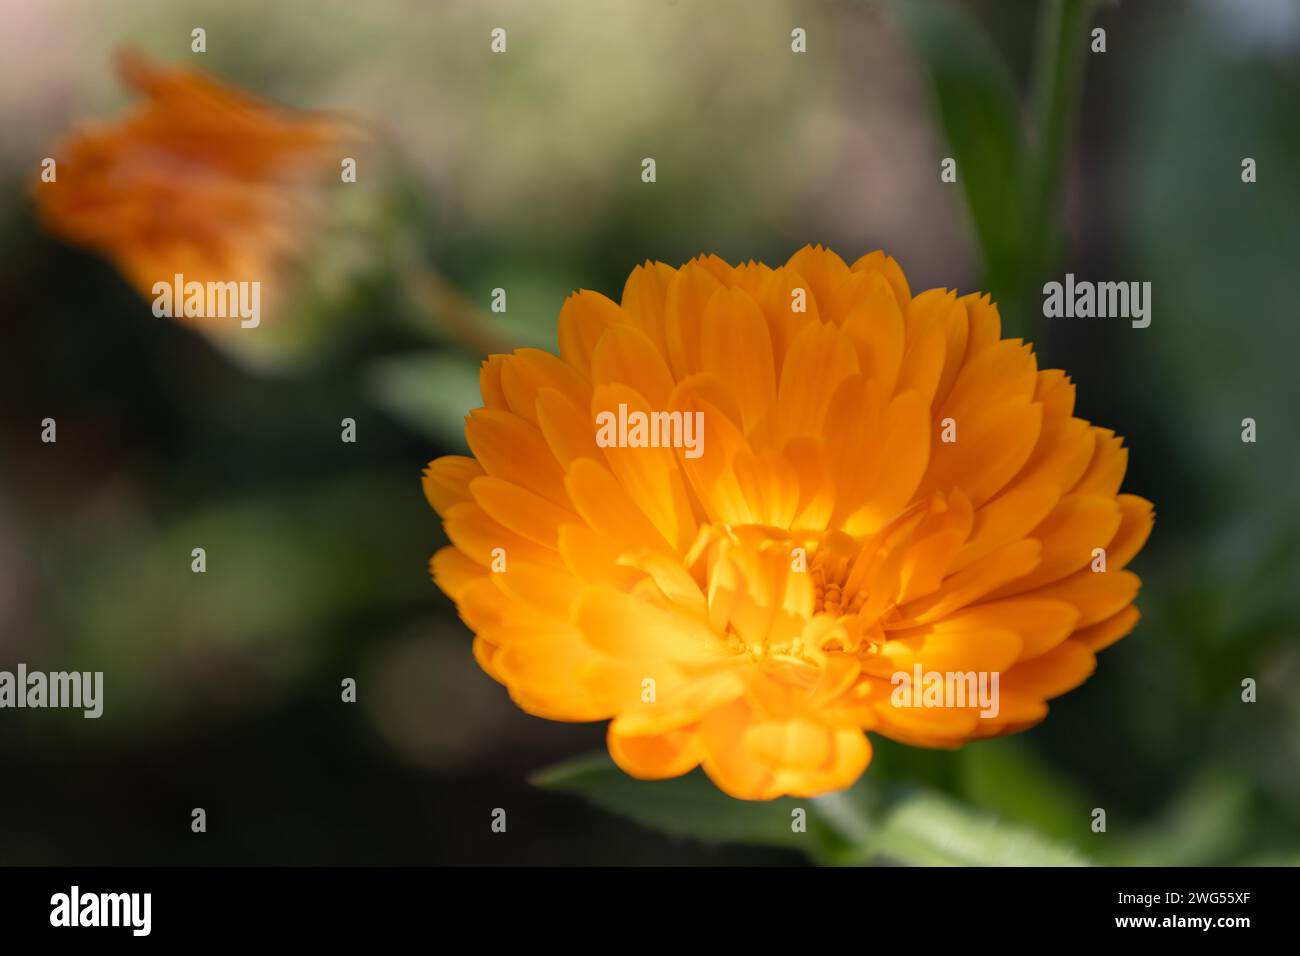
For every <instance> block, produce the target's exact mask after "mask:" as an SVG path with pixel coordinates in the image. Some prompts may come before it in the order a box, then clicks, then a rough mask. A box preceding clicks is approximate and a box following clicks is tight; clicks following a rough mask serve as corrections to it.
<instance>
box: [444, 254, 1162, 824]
mask: <svg viewBox="0 0 1300 956" xmlns="http://www.w3.org/2000/svg"><path fill="white" fill-rule="evenodd" d="M559 345H560V349H559V351H560V354H559V357H556V356H555V355H552V354H550V353H548V352H545V351H539V350H536V349H520V350H518V351H516V352H515V353H514V354H512V355H509V356H500V355H494V356H492V357H490V358H489V359H488V360H487V362H486V363H485V364H484V366H483V369H482V376H481V386H482V395H483V403H484V407H482V408H479V409H476V410H474V411H473V412H472V413H471V414H470V415H469V417H468V418H467V422H466V427H465V436H466V439H467V441H468V444H469V447H470V449H471V451H472V452H473V457H463V456H450V457H445V458H439V459H438V460H436V461H434V462H432V463H431V464H430V465H429V467H428V469H427V470H426V472H425V476H424V490H425V493H426V495H427V497H428V499H429V501H430V503H431V504H432V505H433V507H434V508H435V509H436V510H437V511H438V513H439V514H440V515H441V516H442V518H443V521H444V524H445V528H446V532H447V535H448V537H449V539H450V540H451V542H452V543H451V545H450V546H448V547H445V548H443V549H442V550H440V551H438V552H437V554H435V555H434V556H433V559H432V562H431V568H432V572H433V576H434V579H435V580H436V581H437V583H438V585H439V586H440V587H441V588H442V589H443V590H444V591H445V592H446V593H447V594H448V595H449V596H450V597H451V598H452V599H453V600H454V601H455V602H456V605H457V606H458V608H459V610H460V614H461V617H462V618H463V620H464V621H465V623H466V624H467V625H468V626H469V627H470V628H471V629H472V630H473V631H474V632H475V635H476V637H475V640H474V649H475V655H476V657H477V659H478V661H479V663H480V664H481V666H482V667H483V669H484V670H485V671H487V673H488V674H490V675H491V676H492V677H494V678H496V679H497V680H498V681H500V682H501V683H503V684H504V685H505V686H506V687H507V688H508V689H509V691H510V694H511V696H512V698H513V699H514V700H515V702H516V703H517V704H518V705H519V706H520V707H522V708H523V709H524V710H526V711H527V712H529V713H531V714H536V715H538V716H541V717H547V718H550V719H553V720H571V721H594V720H604V719H611V723H610V725H609V732H608V744H609V750H610V754H611V755H612V756H613V758H614V760H615V761H616V762H617V763H618V765H619V766H620V767H622V768H623V769H624V770H625V771H627V772H628V773H629V774H632V775H633V776H636V777H641V778H664V777H673V776H677V775H679V774H683V773H686V772H687V771H689V770H691V769H692V768H694V767H696V766H702V767H703V768H704V771H705V772H706V773H707V774H708V775H709V777H710V778H711V779H712V780H713V781H714V782H715V783H716V784H717V786H718V787H720V788H721V789H722V790H724V791H725V792H727V793H729V794H732V795H733V796H736V797H742V798H747V799H766V798H771V797H776V796H780V795H783V794H790V795H797V796H810V795H815V794H820V793H824V792H827V791H833V790H837V789H842V788H844V787H847V786H849V785H850V784H852V783H853V781H854V780H855V779H856V778H857V777H858V776H859V775H860V774H861V773H862V772H863V770H864V769H865V768H866V766H867V764H868V762H869V760H870V757H871V748H870V745H869V743H868V739H867V737H866V735H865V733H864V732H865V731H872V732H875V733H879V734H883V735H885V736H886V737H889V738H892V739H895V740H899V741H902V742H905V743H908V744H914V745H920V746H928V747H954V746H958V745H961V744H962V743H965V742H967V741H970V740H974V739H977V738H983V737H991V736H996V735H1001V734H1007V733H1013V732H1016V731H1019V730H1023V729H1024V728H1026V727H1029V726H1031V725H1032V724H1034V723H1036V722H1037V721H1039V720H1041V719H1042V718H1043V717H1044V716H1045V715H1046V713H1047V704H1046V701H1047V700H1049V699H1050V698H1053V697H1056V696H1058V695H1059V694H1062V693H1064V692H1065V691H1067V690H1069V689H1071V688H1073V687H1075V686H1077V685H1078V684H1079V683H1081V682H1082V681H1083V680H1084V679H1085V678H1087V677H1088V675H1089V674H1090V673H1091V672H1092V670H1093V667H1094V664H1095V660H1094V654H1095V653H1096V652H1097V651H1099V650H1101V649H1102V648H1104V647H1106V646H1107V645H1109V644H1111V643H1113V642H1115V641H1116V640H1118V639H1119V638H1120V637H1122V636H1124V635H1125V634H1126V633H1128V632H1129V631H1130V630H1131V629H1132V628H1133V626H1134V624H1135V623H1136V622H1137V620H1138V612H1137V610H1136V609H1135V608H1134V607H1133V606H1132V602H1133V599H1134V597H1135V595H1136V594H1137V591H1138V586H1139V581H1138V578H1137V577H1136V576H1135V575H1134V574H1133V573H1131V572H1130V571H1127V570H1124V568H1125V566H1126V565H1127V564H1128V562H1129V561H1130V560H1131V559H1132V558H1133V556H1134V554H1135V553H1136V552H1137V551H1138V549H1139V548H1141V546H1142V544H1143V543H1144V541H1145V540H1146V537H1147V535H1148V533H1149V532H1150V529H1151V524H1152V508H1151V505H1150V503H1149V502H1147V501H1145V500H1143V499H1142V498H1138V497H1135V496H1133V495H1127V494H1120V493H1119V488H1120V482H1121V480H1122V479H1123V477H1124V471H1125V467H1126V464H1127V452H1126V450H1125V449H1124V448H1123V447H1122V443H1121V440H1120V439H1119V438H1118V437H1117V436H1116V435H1115V434H1114V433H1113V432H1111V431H1109V430H1107V429H1104V428H1098V427H1095V426H1093V425H1090V424H1089V423H1088V422H1086V421H1083V420H1081V419H1079V418H1076V417H1075V416H1074V414H1073V410H1074V386H1073V385H1072V384H1071V383H1070V380H1069V379H1068V378H1067V377H1066V376H1065V374H1064V373H1063V372H1060V371H1057V370H1044V371H1040V370H1039V368H1038V365H1037V362H1036V361H1035V358H1034V354H1033V351H1032V349H1031V348H1030V347H1029V346H1028V345H1026V344H1024V343H1023V342H1021V341H1020V340H1018V339H1005V340H1004V339H1002V338H1001V324H1000V320H999V317H998V311H997V308H996V307H995V306H994V305H993V304H992V303H991V302H990V301H989V299H988V297H986V296H979V295H965V296H958V295H956V294H955V293H953V292H949V291H945V290H942V289H932V290H930V291H927V292H923V293H921V294H919V295H917V296H913V295H912V294H911V291H910V290H909V287H908V283H907V280H906V279H905V277H904V275H903V273H902V271H901V270H900V268H899V267H898V265H897V264H896V263H895V262H894V260H893V259H890V258H888V257H886V256H885V255H883V254H882V253H880V252H874V253H871V254H870V255H867V256H864V257H863V258H861V259H859V260H858V261H857V262H855V263H854V264H853V265H852V266H851V267H850V266H848V265H846V264H845V263H844V262H843V261H842V260H841V259H840V258H839V257H838V256H836V255H834V254H833V253H831V252H828V251H826V250H824V249H821V248H805V249H803V250H801V251H800V252H799V253H797V254H796V255H795V256H794V257H793V258H791V259H790V261H789V262H787V263H786V264H785V265H784V266H782V267H779V268H776V269H772V268H769V267H767V266H765V265H762V264H759V263H753V262H751V263H747V264H745V265H741V266H737V267H734V268H733V267H732V266H730V265H728V264H727V263H725V262H723V261H722V260H720V259H718V258H717V257H714V256H709V257H707V258H700V259H695V260H693V261H691V262H689V263H687V264H686V265H684V266H682V267H681V268H680V269H673V268H670V267H669V266H666V265H663V264H662V263H647V264H646V265H644V266H641V267H639V268H637V269H636V270H635V271H634V272H633V273H632V275H631V277H630V278H629V279H628V281H627V284H626V286H625V288H624V290H623V296H622V301H621V303H615V302H613V301H611V300H609V299H607V298H605V297H604V296H602V295H599V294H597V293H595V292H587V291H583V292H578V293H577V294H575V295H573V296H572V297H570V298H569V300H568V301H567V302H566V303H565V304H564V307H563V309H562V311H561V313H560V322H559ZM674 413H680V415H679V416H678V418H676V419H674V418H673V417H672V415H673V414H674ZM697 413H698V414H699V415H700V416H701V417H700V418H698V419H697V418H696V417H695V416H696V415H697ZM611 414H613V415H617V416H618V421H619V424H618V427H617V429H615V430H614V431H616V432H617V437H618V440H617V441H612V442H611V441H610V440H609V438H610V437H611V435H612V434H614V431H611V430H610V429H609V428H606V434H605V435H603V436H602V435H600V430H601V428H603V427H605V426H608V425H609V422H610V421H611V419H610V417H609V416H610V415H611ZM656 415H657V417H656ZM687 416H691V418H690V420H691V421H699V422H700V423H701V425H702V441H701V442H696V443H695V445H694V449H695V450H696V451H699V454H697V455H693V454H692V453H691V452H692V447H690V443H689V442H687V441H686V440H685V438H686V436H685V427H684V426H685V423H686V421H687ZM600 423H603V424H600ZM647 423H648V424H647ZM679 424H680V425H681V426H682V427H680V428H679V427H678V425H679ZM656 429H658V431H656ZM656 438H657V439H658V440H655V439H656ZM598 439H600V440H598ZM656 446H658V447H656ZM930 674H939V675H947V676H949V677H951V676H952V675H960V676H963V677H967V676H968V677H969V678H971V679H974V678H981V679H982V678H984V677H988V676H992V677H994V678H996V681H995V682H993V683H991V686H993V687H994V688H995V689H996V690H997V695H996V696H997V700H996V701H994V702H993V705H992V706H989V702H988V701H983V702H981V701H979V700H976V699H974V698H975V696H976V695H975V694H974V693H973V692H971V693H969V694H967V695H966V697H965V699H957V700H955V701H954V700H951V699H946V698H944V696H943V694H931V693H930V691H931V690H935V689H936V688H938V689H939V690H942V689H943V687H940V686H939V685H938V684H933V685H932V682H931V681H929V680H928V677H927V678H926V679H925V680H924V683H925V685H926V686H925V694H924V695H921V694H916V695H914V694H913V693H908V692H904V693H900V687H902V688H904V690H906V680H900V677H899V675H906V679H907V680H910V679H912V678H913V676H914V675H916V676H920V675H930ZM945 686H946V687H948V688H951V686H952V681H951V680H949V681H948V682H947V684H946V685H945ZM914 689H915V688H914Z"/></svg>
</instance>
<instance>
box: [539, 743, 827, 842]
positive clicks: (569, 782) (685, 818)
mask: <svg viewBox="0 0 1300 956" xmlns="http://www.w3.org/2000/svg"><path fill="white" fill-rule="evenodd" d="M531 781H532V783H533V784H535V785H536V786H539V787H542V788H543V789H546V790H559V791H562V792H565V793H573V794H576V795H578V796H580V797H582V798H583V799H585V800H587V801H589V802H591V803H594V804H595V805H596V806H598V807H601V808H603V809H605V810H608V811H610V812H611V813H615V814H617V815H619V816H623V817H627V818H628V819H631V820H634V821H636V822H637V823H640V824H642V825H644V826H648V827H650V828H652V829H654V830H658V831H659V832H661V833H667V834H669V835H671V836H676V837H691V838H693V839H696V840H702V841H704V842H706V843H747V844H755V845H759V846H773V847H783V848H787V849H795V850H802V851H804V852H806V853H809V854H810V855H814V854H815V853H817V852H819V851H822V850H824V851H826V852H831V851H833V850H834V849H842V846H840V847H836V844H837V843H838V844H843V843H844V840H843V838H842V837H840V836H839V835H838V834H837V832H836V831H835V828H834V827H832V826H831V825H830V824H828V823H826V822H823V821H822V820H821V819H820V818H819V817H817V816H815V815H814V814H812V813H809V814H808V832H807V833H796V832H794V831H793V829H792V828H791V825H790V824H791V821H792V819H793V817H792V813H793V811H794V810H795V809H797V808H799V807H803V808H804V809H805V810H807V809H808V805H807V804H808V802H807V801H797V800H792V799H788V798H782V799H779V800H771V801H767V802H754V801H747V800H736V799H733V798H732V797H729V796H727V795H726V794H725V793H723V792H722V791H721V790H719V789H718V788H717V787H715V786H714V785H713V784H712V783H711V782H710V781H709V779H708V777H706V776H705V775H704V774H703V773H702V772H700V771H698V770H697V771H695V772H694V773H690V774H687V775H686V776H684V777H678V778H676V779H674V780H637V779H635V778H633V777H629V776H628V775H627V774H625V773H624V772H623V771H622V770H619V769H618V767H616V766H615V765H614V763H613V761H611V760H610V759H609V757H608V756H606V755H605V754H594V755H592V756H588V757H578V758H575V759H574V760H570V761H566V762H564V763H561V764H557V765H556V766H554V767H550V768H547V769H546V770H543V771H541V772H539V773H537V774H534V775H533V777H532V778H531ZM810 843H811V844H814V846H812V847H810Z"/></svg>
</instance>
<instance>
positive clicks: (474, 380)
mask: <svg viewBox="0 0 1300 956" xmlns="http://www.w3.org/2000/svg"><path fill="white" fill-rule="evenodd" d="M478 370H479V367H478V363H476V362H474V361H472V360H470V359H467V358H462V357H461V356H459V355H456V354H453V353H445V352H434V353H422V354H414V355H403V356H399V357H394V358H386V359H381V360H379V361H377V362H375V363H374V364H372V365H371V366H370V368H368V369H367V370H366V373H365V379H364V386H365V389H366V391H367V393H368V394H369V395H370V397H371V399H372V401H374V403H375V404H376V405H378V406H379V407H380V408H382V409H384V410H385V411H387V412H389V413H390V414H392V415H393V416H394V417H395V418H397V419H398V420H399V421H401V422H403V423H405V424H406V425H408V426H410V427H411V428H413V429H415V430H416V431H417V432H420V433H421V434H423V435H427V436H428V437H430V438H433V439H435V440H436V441H438V442H441V443H442V444H443V445H445V446H447V447H448V448H455V449H464V448H465V447H466V446H465V416H466V415H468V414H469V412H470V410H471V409H474V408H478V407H479V406H481V405H482V404H483V401H482V399H481V397H480V395H479V384H478Z"/></svg>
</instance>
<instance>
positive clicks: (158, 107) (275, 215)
mask: <svg viewBox="0 0 1300 956" xmlns="http://www.w3.org/2000/svg"><path fill="white" fill-rule="evenodd" d="M119 67H120V72H121V75H122V77H123V79H124V80H125V81H126V82H127V83H128V84H129V85H130V86H131V87H132V88H133V89H134V90H136V91H137V92H138V93H140V94H141V95H142V96H143V97H144V102H143V103H142V104H141V105H140V106H139V107H137V108H136V110H135V111H134V112H132V113H131V114H130V115H128V116H126V117H125V118H124V119H122V120H120V121H118V122H116V123H112V124H96V125H86V126H84V127H82V128H79V129H76V130H74V131H73V132H72V133H71V134H70V135H69V136H68V138H67V140H66V141H65V142H64V143H63V144H62V145H61V147H60V148H59V149H58V150H57V151H56V154H55V159H56V164H57V165H56V178H55V181H54V182H49V183H46V182H41V183H38V184H37V185H36V187H35V194H36V198H37V204H38V209H39V213H40V218H41V221H42V222H43V224H44V225H45V226H46V227H47V228H48V229H50V230H51V231H52V232H54V233H56V234H58V235H60V236H62V237H63V238H65V239H67V240H69V241H71V242H75V243H79V244H81V245H84V246H88V247H90V248H92V249H95V250H96V251H98V252H100V253H102V254H104V255H105V256H107V257H109V258H110V259H112V260H113V262H114V263H115V264H116V265H117V267H118V268H119V269H120V270H121V271H122V273H123V274H124V275H125V276H126V277H127V279H128V280H129V281H130V282H131V283H132V284H133V285H134V286H135V287H136V288H137V289H139V290H140V291H141V292H142V293H143V294H145V295H146V296H152V288H153V285H154V283H156V282H159V281H165V282H171V281H172V279H173V276H174V275H175V274H177V273H179V274H182V275H183V276H184V277H185V280H186V281H187V282H188V281H196V282H200V283H207V282H231V281H234V282H243V281H248V282H252V281H259V282H262V283H264V284H265V283H268V282H271V281H273V280H274V279H275V278H276V276H277V275H278V274H279V272H280V270H281V269H282V267H283V266H284V265H285V264H286V263H288V262H289V261H290V260H291V259H292V258H293V257H294V256H295V254H296V253H297V252H298V251H299V250H300V249H301V248H302V246H303V241H304V238H305V237H306V235H308V234H309V233H310V229H311V226H312V223H313V221H314V219H315V216H314V212H315V209H314V207H315V205H316V203H315V202H314V195H313V192H312V189H311V183H310V180H311V179H313V178H315V177H316V176H317V175H319V173H320V171H321V170H323V168H324V166H325V165H326V164H327V163H335V164H336V163H337V159H335V158H331V157H330V156H329V155H328V153H329V150H330V148H331V147H332V146H333V145H334V144H335V143H336V142H337V141H338V140H339V138H340V135H341V127H340V125H339V124H338V123H336V122H334V121H332V120H328V119H323V118H316V117H311V116H306V115H300V114H294V113H291V112H289V111H287V110H283V109H279V108H277V107H273V106H271V105H270V104H267V103H263V102H261V101H259V100H257V99H254V98H253V97H251V96H249V95H247V94H245V93H242V92H240V91H238V90H233V89H230V88H228V87H225V86H222V85H221V84H219V83H217V82H216V81H215V80H213V79H212V78H210V77H208V76H206V75H204V74H202V73H199V72H196V71H191V70H180V69H175V70H170V69H163V68H160V67H156V66H154V65H152V64H151V63H149V62H148V61H147V60H145V59H144V58H143V57H141V56H140V55H138V54H134V53H126V54H123V55H122V56H121V57H120V58H119Z"/></svg>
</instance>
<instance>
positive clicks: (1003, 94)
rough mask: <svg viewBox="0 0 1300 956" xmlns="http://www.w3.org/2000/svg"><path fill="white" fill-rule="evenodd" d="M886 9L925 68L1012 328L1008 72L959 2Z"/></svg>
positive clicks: (1013, 127) (1015, 246)
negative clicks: (899, 22) (894, 14)
mask: <svg viewBox="0 0 1300 956" xmlns="http://www.w3.org/2000/svg"><path fill="white" fill-rule="evenodd" d="M893 9H894V10H895V11H896V13H897V15H898V17H899V19H900V20H901V21H902V23H903V26H904V28H905V30H906V31H907V34H908V37H909V38H910V40H911V42H912V45H913V47H914V48H915V50H916V52H917V54H918V56H919V57H920V59H921V62H922V65H923V66H924V68H925V71H926V74H927V76H928V78H929V82H930V89H931V93H932V95H933V98H934V103H935V108H936V111H937V113H938V118H939V124H940V126H941V127H942V131H943V134H944V137H945V138H946V139H947V141H948V145H949V148H950V150H951V155H952V157H953V158H954V159H956V160H957V183H958V185H960V186H961V189H962V192H963V194H964V196H965V198H966V205H967V207H968V208H969V209H970V214H971V219H972V223H973V225H974V228H975V233H976V236H977V237H978V239H979V244H980V248H981V250H982V252H983V256H984V265H985V271H986V279H987V282H988V285H989V291H990V292H991V293H992V294H993V297H994V299H995V300H997V301H998V302H999V303H1000V304H1001V309H1002V311H1003V316H1004V319H1010V320H1011V321H1009V322H1007V323H1006V324H1007V325H1008V326H1009V327H1010V328H1011V329H1012V330H1014V329H1015V326H1014V324H1013V323H1014V320H1015V318H1016V316H1015V314H1014V313H1015V312H1016V311H1017V310H1018V309H1019V308H1020V299H1021V296H1022V295H1023V288H1022V287H1023V281H1022V269H1023V253H1024V227H1025V213H1024V197H1023V195H1022V191H1021V186H1020V184H1021V182H1022V173H1023V168H1022V164H1023V162H1024V156H1025V147H1024V136H1023V133H1022V129H1021V122H1020V107H1019V102H1018V99H1017V95H1016V88H1015V83H1014V82H1013V80H1012V77H1011V72H1010V70H1009V69H1008V68H1007V64H1006V62H1005V61H1004V60H1003V58H1002V56H1001V55H1000V54H999V53H998V51H997V49H996V48H995V47H994V45H993V43H992V41H991V40H990V39H989V37H988V36H987V34H986V33H985V32H984V30H983V29H982V28H981V27H980V25H979V23H978V21H976V20H975V18H974V17H973V16H971V14H970V13H969V11H968V10H967V9H966V8H965V7H964V6H962V5H960V4H957V3H945V2H937V0H898V2H895V3H894V4H893ZM938 175H939V170H937V169H936V170H935V176H936V178H937V177H938ZM1008 313H1012V314H1011V315H1008Z"/></svg>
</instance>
